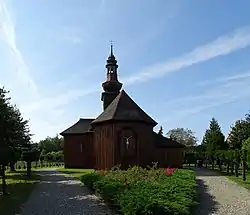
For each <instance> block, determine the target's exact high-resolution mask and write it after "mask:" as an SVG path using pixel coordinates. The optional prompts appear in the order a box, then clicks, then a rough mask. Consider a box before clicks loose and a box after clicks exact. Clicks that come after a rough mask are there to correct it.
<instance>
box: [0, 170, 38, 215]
mask: <svg viewBox="0 0 250 215" xmlns="http://www.w3.org/2000/svg"><path fill="white" fill-rule="evenodd" d="M6 179H7V180H6V181H7V191H8V193H9V195H7V196H2V195H1V194H0V214H1V215H14V214H17V213H18V212H19V211H20V208H21V206H22V205H23V204H24V203H25V202H26V200H27V199H28V197H29V195H30V194H31V192H32V190H33V189H34V187H35V186H36V184H37V183H38V182H39V181H40V176H39V175H38V174H35V173H34V172H33V173H32V176H31V177H29V178H28V177H27V176H26V175H25V171H20V170H18V171H17V172H15V173H8V172H7V174H6ZM1 185H2V178H1V177H0V186H1Z"/></svg>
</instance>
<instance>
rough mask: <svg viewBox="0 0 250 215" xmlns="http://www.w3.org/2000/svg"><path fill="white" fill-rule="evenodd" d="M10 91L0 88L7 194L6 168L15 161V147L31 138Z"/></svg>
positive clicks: (0, 145)
mask: <svg viewBox="0 0 250 215" xmlns="http://www.w3.org/2000/svg"><path fill="white" fill-rule="evenodd" d="M7 94H8V91H6V90H5V89H4V88H0V166H1V168H0V169H1V175H2V187H3V193H4V194H6V182H5V168H6V166H7V165H8V164H9V163H11V162H12V163H13V160H14V153H15V149H18V148H19V147H20V148H21V146H24V145H27V143H28V142H29V140H30V135H29V129H28V126H27V123H28V122H27V121H25V120H23V118H22V117H21V113H20V112H19V110H18V108H17V107H16V106H13V105H11V104H10V98H9V97H7Z"/></svg>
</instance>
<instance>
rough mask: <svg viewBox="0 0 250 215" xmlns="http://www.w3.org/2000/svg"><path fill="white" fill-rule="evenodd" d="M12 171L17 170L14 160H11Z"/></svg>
mask: <svg viewBox="0 0 250 215" xmlns="http://www.w3.org/2000/svg"><path fill="white" fill-rule="evenodd" d="M10 171H11V172H15V171H16V170H15V162H14V161H11V162H10Z"/></svg>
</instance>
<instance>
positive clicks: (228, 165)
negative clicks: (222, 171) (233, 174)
mask: <svg viewBox="0 0 250 215" xmlns="http://www.w3.org/2000/svg"><path fill="white" fill-rule="evenodd" d="M229 170H230V163H229V162H228V163H227V173H229Z"/></svg>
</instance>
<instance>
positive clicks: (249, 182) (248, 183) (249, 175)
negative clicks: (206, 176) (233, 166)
mask: <svg viewBox="0 0 250 215" xmlns="http://www.w3.org/2000/svg"><path fill="white" fill-rule="evenodd" d="M227 178H229V179H230V180H232V181H234V182H236V183H237V184H239V185H241V186H242V187H245V188H247V189H249V190H250V172H247V173H246V179H247V180H246V181H243V180H242V175H241V171H239V177H238V178H237V177H235V176H234V175H227Z"/></svg>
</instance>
